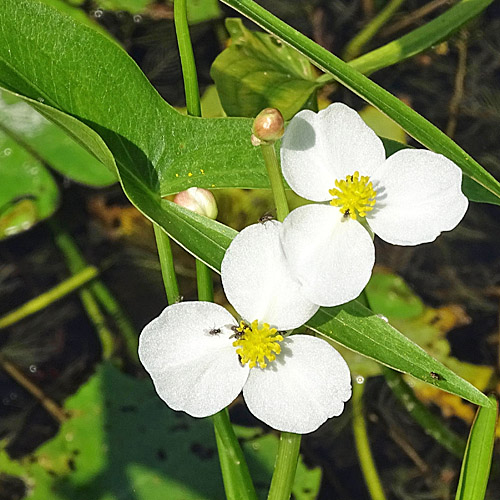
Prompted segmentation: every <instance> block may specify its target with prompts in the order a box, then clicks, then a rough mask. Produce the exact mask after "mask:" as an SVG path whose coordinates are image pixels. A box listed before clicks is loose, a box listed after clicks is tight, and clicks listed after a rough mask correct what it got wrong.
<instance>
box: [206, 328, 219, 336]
mask: <svg viewBox="0 0 500 500" xmlns="http://www.w3.org/2000/svg"><path fill="white" fill-rule="evenodd" d="M220 333H221V329H220V328H212V329H211V330H210V331H209V332H208V334H209V335H220Z"/></svg>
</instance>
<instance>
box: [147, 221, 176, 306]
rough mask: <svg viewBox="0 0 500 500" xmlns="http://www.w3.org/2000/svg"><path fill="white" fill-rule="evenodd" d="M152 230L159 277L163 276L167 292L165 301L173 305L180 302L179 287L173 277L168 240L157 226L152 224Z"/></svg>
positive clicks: (173, 270)
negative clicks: (157, 258) (159, 271)
mask: <svg viewBox="0 0 500 500" xmlns="http://www.w3.org/2000/svg"><path fill="white" fill-rule="evenodd" d="M153 228H154V232H155V238H156V246H157V248H158V257H159V259H160V266H161V275H162V276H163V284H164V285H165V292H167V300H168V303H169V304H175V303H176V302H179V301H180V298H181V297H180V295H179V285H178V284H177V277H176V275H175V268H174V258H173V256H172V245H171V244H170V238H169V237H168V235H167V233H165V231H163V229H161V228H160V226H158V225H157V224H153Z"/></svg>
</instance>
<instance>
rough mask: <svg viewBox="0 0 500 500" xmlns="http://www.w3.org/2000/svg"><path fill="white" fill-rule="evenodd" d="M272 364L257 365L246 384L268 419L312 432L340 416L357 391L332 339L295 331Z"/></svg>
mask: <svg viewBox="0 0 500 500" xmlns="http://www.w3.org/2000/svg"><path fill="white" fill-rule="evenodd" d="M281 345H282V351H281V354H280V355H279V356H278V357H277V358H276V361H274V362H273V363H271V364H270V365H269V366H268V367H267V368H265V369H264V370H262V369H261V368H253V369H252V370H250V376H249V377H248V381H247V383H246V384H245V387H244V388H243V397H244V398H245V401H246V404H247V406H248V409H249V410H250V411H251V412H252V413H253V414H254V415H255V416H256V417H257V418H258V419H260V420H262V421H263V422H265V423H266V424H267V425H269V426H271V427H273V428H274V429H277V430H279V431H284V432H295V433H297V434H307V433H308V432H313V431H315V430H316V429H317V428H318V427H319V426H320V425H321V424H323V423H324V422H325V421H326V420H327V419H328V418H331V417H335V416H338V415H340V414H341V413H342V411H343V410H344V403H345V402H346V401H347V400H348V399H349V398H350V397H351V376H350V373H349V367H348V366H347V363H346V362H345V361H344V359H343V358H342V356H341V355H340V354H339V353H338V352H337V351H336V350H335V349H334V348H333V347H332V346H331V345H329V344H328V343H327V342H325V341H324V340H322V339H319V338H316V337H311V336H309V335H292V336H291V337H288V338H287V339H285V340H284V341H283V342H282V344H281Z"/></svg>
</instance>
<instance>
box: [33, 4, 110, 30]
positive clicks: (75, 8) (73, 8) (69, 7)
mask: <svg viewBox="0 0 500 500" xmlns="http://www.w3.org/2000/svg"><path fill="white" fill-rule="evenodd" d="M40 2H43V3H44V4H46V5H50V6H51V7H54V8H55V9H57V10H58V11H59V12H62V13H63V14H65V15H67V16H70V17H72V18H73V19H74V20H75V21H77V22H79V23H82V24H85V25H86V26H89V27H90V28H92V29H94V30H96V31H98V32H99V33H101V34H102V35H104V36H106V37H108V38H109V39H110V40H112V37H111V35H110V34H109V33H108V32H107V31H106V30H105V29H104V28H102V27H101V26H100V25H99V24H97V22H96V21H95V20H93V19H91V18H90V17H89V16H87V14H86V13H85V11H84V10H83V9H82V8H81V4H82V2H75V0H40Z"/></svg>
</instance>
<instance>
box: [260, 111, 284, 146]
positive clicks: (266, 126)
mask: <svg viewBox="0 0 500 500" xmlns="http://www.w3.org/2000/svg"><path fill="white" fill-rule="evenodd" d="M252 132H253V133H252V144H253V145H254V146H258V145H260V144H272V143H274V142H276V141H277V140H278V139H281V138H282V137H283V133H284V132H285V120H284V119H283V115H282V114H281V113H280V112H279V111H278V110H277V109H275V108H266V109H263V110H262V111H261V112H260V113H259V114H258V115H257V117H256V118H255V120H254V122H253V127H252Z"/></svg>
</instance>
